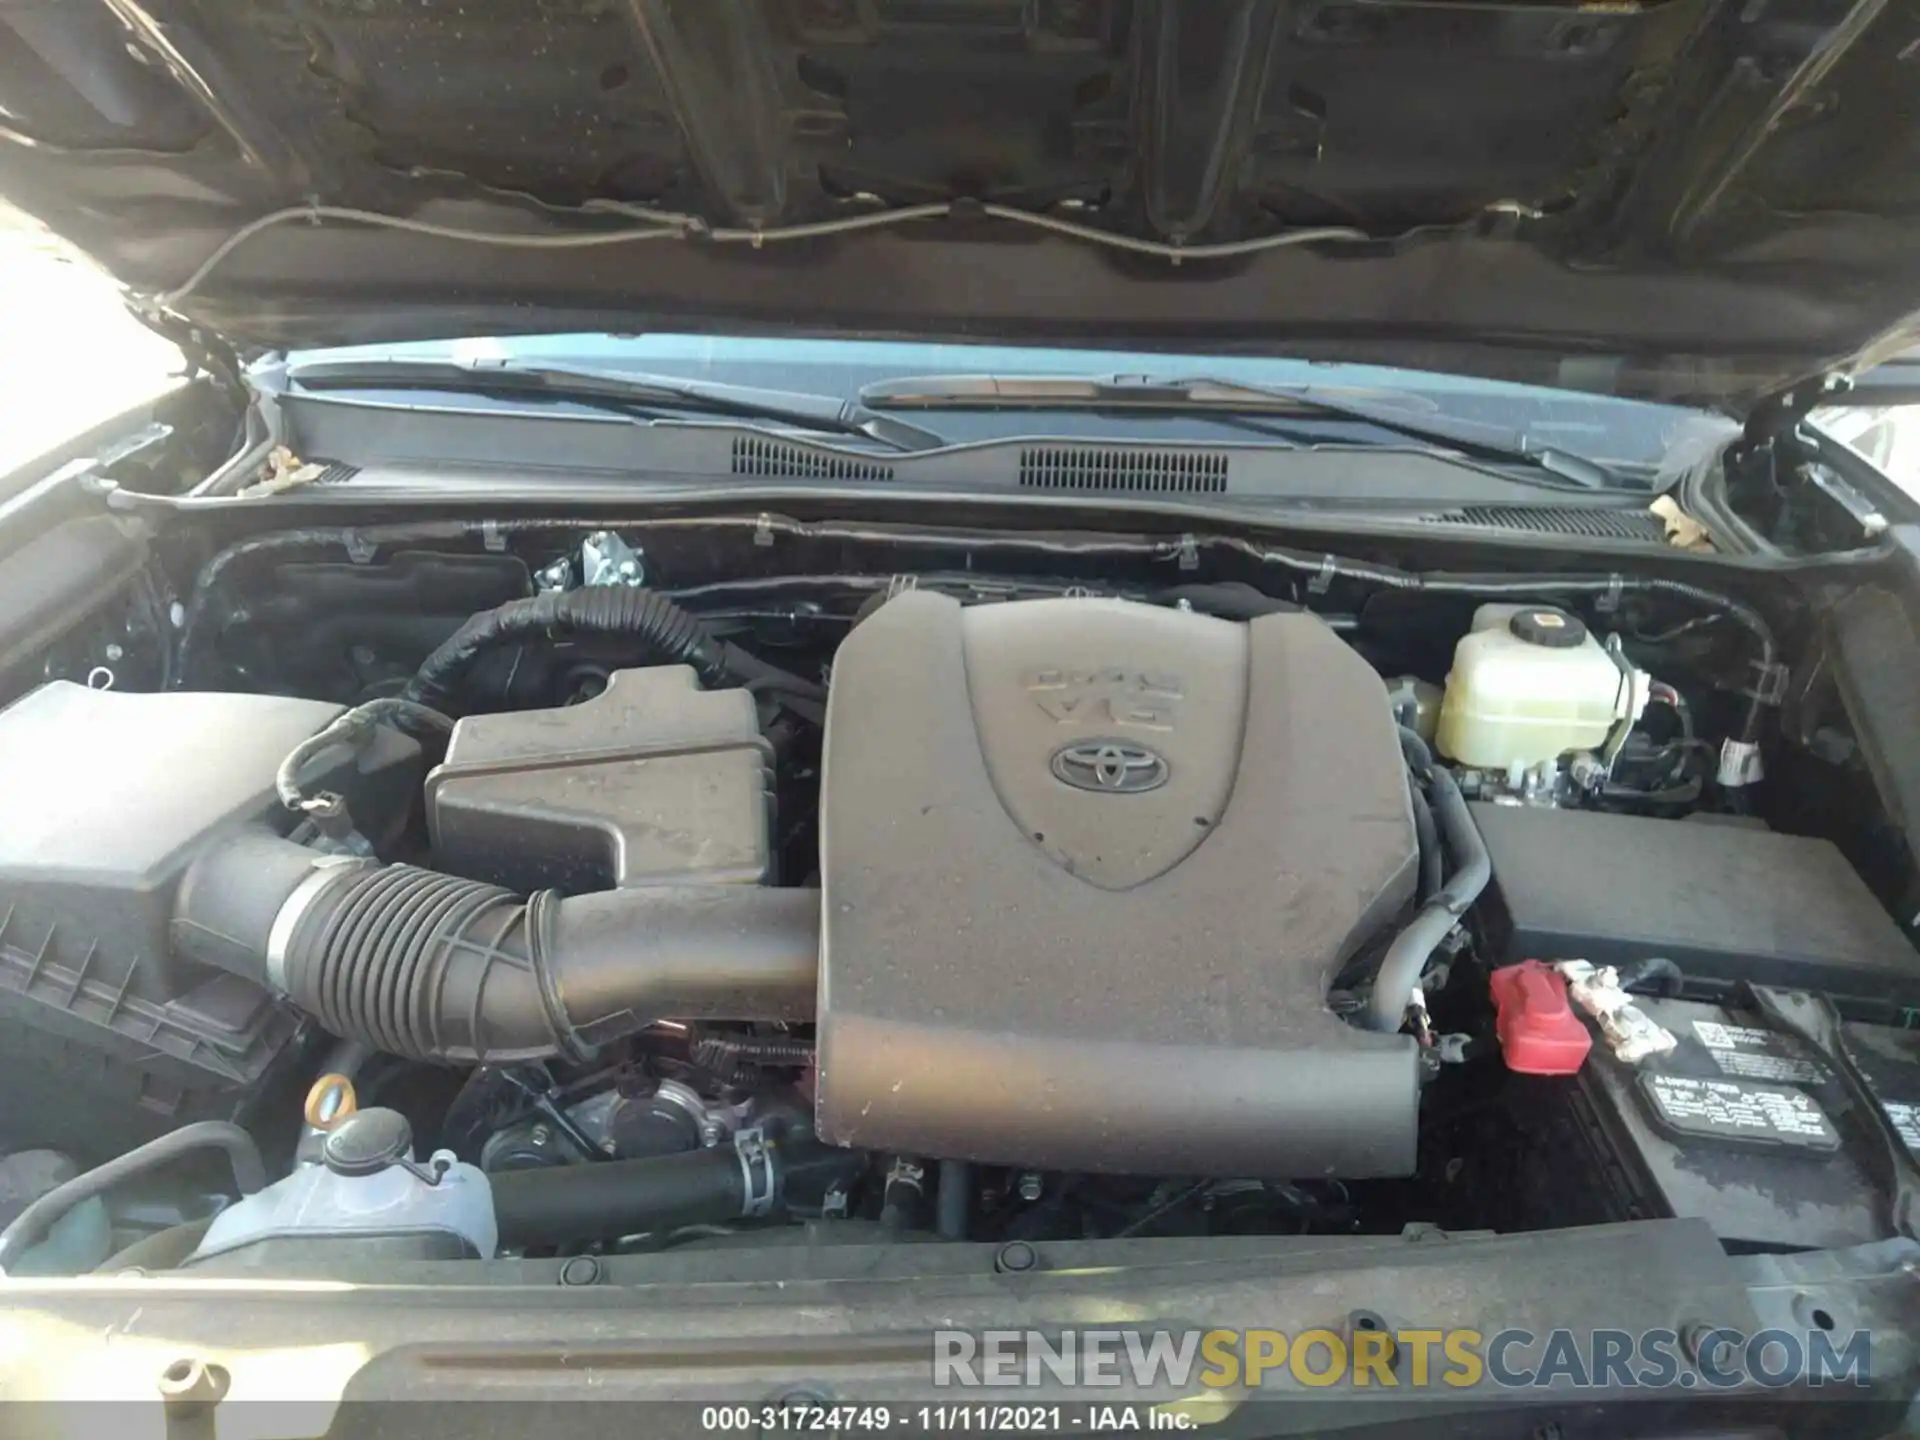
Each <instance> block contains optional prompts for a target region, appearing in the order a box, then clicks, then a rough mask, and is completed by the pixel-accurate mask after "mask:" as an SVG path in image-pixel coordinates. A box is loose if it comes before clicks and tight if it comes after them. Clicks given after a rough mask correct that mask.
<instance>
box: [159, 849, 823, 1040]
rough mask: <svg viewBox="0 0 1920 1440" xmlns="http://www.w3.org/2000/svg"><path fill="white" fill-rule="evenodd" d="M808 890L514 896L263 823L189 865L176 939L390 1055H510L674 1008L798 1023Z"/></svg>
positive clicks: (609, 1032)
mask: <svg viewBox="0 0 1920 1440" xmlns="http://www.w3.org/2000/svg"><path fill="white" fill-rule="evenodd" d="M819 937H820V897H819V892H818V891H814V890H793V889H774V888H768V887H761V886H749V885H689V886H660V887H655V888H648V889H637V890H611V891H605V892H602V893H597V894H592V895H576V896H569V897H562V896H560V895H559V894H557V893H555V892H553V891H543V892H541V893H539V894H536V895H534V896H532V897H530V898H525V899H523V898H521V897H520V896H517V895H515V894H513V893H512V892H511V891H508V890H503V889H501V888H500V887H498V886H496V885H487V884H483V883H481V882H479V881H476V880H463V879H460V878H458V877H456V876H452V875H443V874H440V873H439V872H438V871H433V870H421V869H417V868H415V867H413V866H411V865H377V864H371V863H367V862H362V861H354V860H341V859H339V858H337V857H334V856H328V855H322V854H321V853H320V852H318V851H315V850H310V849H308V848H307V847H305V846H302V845H296V844H293V843H292V842H291V841H288V840H284V839H281V838H280V837H279V836H277V835H274V834H272V833H271V832H268V831H265V830H259V831H253V832H248V833H244V834H242V835H240V836H237V837H235V838H233V839H230V840H227V841H226V842H224V843H222V844H221V845H219V846H216V847H215V848H214V849H212V850H210V851H209V852H208V853H207V854H205V855H203V856H202V857H201V858H200V859H199V860H197V861H196V862H195V863H194V865H193V866H192V867H191V869H190V870H189V872H188V874H187V878H186V880H185V881H184V883H183V884H182V886H181V890H180V894H179V897H178V899H177V901H176V904H175V908H174V920H173V943H174V947H175V949H176V950H178V951H179V952H181V953H182V954H183V955H186V956H188V957H190V958H193V959H197V960H200V961H203V962H205V963H208V964H213V965H217V966H219V967H221V968H222V969H225V970H228V971H230V972H233V973H236V974H240V975H244V976H246V977H247V978H249V979H252V980H255V981H257V982H260V983H262V984H264V985H266V986H268V987H269V988H271V989H273V990H276V991H278V992H280V993H281V994H284V995H285V996H287V997H288V998H289V999H290V1000H292V1001H293V1002H294V1003H295V1004H296V1005H298V1006H299V1007H300V1008H301V1009H303V1010H305V1011H307V1012H308V1013H309V1014H311V1015H313V1016H314V1017H315V1018H317V1019H318V1020H319V1021H320V1023H321V1024H322V1025H324V1026H325V1027H326V1028H327V1029H328V1030H330V1031H332V1032H333V1033H334V1034H335V1035H339V1036H341V1037H342V1038H345V1039H351V1040H364V1041H366V1042H367V1043H368V1044H370V1045H373V1046H376V1047H378V1048H379V1049H381V1050H383V1051H386V1052H387V1053H389V1054H393V1055H403V1056H407V1057H410V1058H413V1059H417V1060H437V1061H449V1062H454V1063H458V1064H468V1065H500V1064H512V1063H516V1062H520V1061H526V1060H536V1059H544V1058H546V1057H549V1056H555V1055H561V1056H568V1057H571V1058H574V1059H585V1058H587V1057H588V1056H590V1055H591V1054H592V1053H593V1051H594V1049H595V1047H597V1046H599V1045H602V1044H605V1043H607V1042H608V1041H611V1040H616V1039H619V1038H620V1037H621V1036H624V1035H628V1034H631V1033H632V1032H634V1031H636V1030H639V1029H642V1028H643V1027H645V1026H647V1025H649V1024H652V1023H653V1022H654V1021H656V1020H660V1019H663V1018H668V1017H671V1018H673V1019H679V1020H778V1021H792V1020H807V1019H811V1018H812V1016H813V1010H814V990H815V980H816V975H817V972H818V964H819Z"/></svg>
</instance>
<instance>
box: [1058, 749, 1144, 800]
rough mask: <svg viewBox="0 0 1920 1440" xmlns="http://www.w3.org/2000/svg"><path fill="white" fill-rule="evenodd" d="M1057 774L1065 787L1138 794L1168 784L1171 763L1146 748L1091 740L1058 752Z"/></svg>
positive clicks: (1101, 793)
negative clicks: (1168, 767) (1168, 769)
mask: <svg viewBox="0 0 1920 1440" xmlns="http://www.w3.org/2000/svg"><path fill="white" fill-rule="evenodd" d="M1053 774H1054V778H1055V779H1056V780H1059V781H1060V782H1061V783H1062V784H1066V785H1071V786H1073V788H1074V789H1076V790H1092V791H1094V792H1095V793H1096V794H1100V795H1138V794H1140V793H1141V792H1142V791H1144V790H1158V789H1159V788H1160V787H1161V786H1162V785H1164V784H1166V783H1167V762H1166V761H1165V760H1163V759H1161V758H1160V757H1159V756H1158V755H1156V754H1154V753H1153V751H1151V750H1149V749H1147V748H1146V746H1144V745H1125V744H1122V743H1120V742H1119V741H1117V740H1087V741H1082V742H1081V743H1079V744H1077V745H1068V746H1065V747H1064V748H1062V749H1060V750H1056V751H1055V752H1054V756H1053Z"/></svg>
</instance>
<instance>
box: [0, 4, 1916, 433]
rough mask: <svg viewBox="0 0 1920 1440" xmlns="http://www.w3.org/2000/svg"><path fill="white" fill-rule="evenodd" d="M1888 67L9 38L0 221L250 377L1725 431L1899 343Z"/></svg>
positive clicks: (594, 14)
mask: <svg viewBox="0 0 1920 1440" xmlns="http://www.w3.org/2000/svg"><path fill="white" fill-rule="evenodd" d="M1916 55H1920V11H1916V10H1915V9H1914V8H1912V7H1908V6H1896V5H1891V4H1888V3H1886V0H1851V3H1849V0H1660V3H1635V0H1603V3H1594V4H1587V5H1556V4H1550V3H1520V4H1506V5H1480V4H1474V5H1469V4H1455V3H1446V0H1439V3H1432V0H1422V3H1404V0H538V3H532V0H5V3H4V4H0V194H4V195H6V197H7V198H9V199H11V200H13V201H14V202H15V203H16V204H18V205H20V206H22V207H23V208H25V209H27V210H28V211H30V212H32V213H34V214H36V215H37V216H39V217H40V218H41V219H42V220H44V221H45V222H46V223H47V224H49V225H50V226H52V227H53V228H54V229H55V230H57V231H59V232H61V233H62V234H64V235H65V236H67V237H68V238H69V239H71V240H73V241H74V242H75V243H77V244H78V245H80V246H81V247H82V248H83V249H85V250H87V251H89V252H90V253H91V254H92V255H94V256H95V257H96V258H97V259H98V260H100V261H101V262H102V263H103V264H104V265H105V266H106V267H107V268H108V269H109V270H111V271H112V272H113V273H114V274H115V275H117V276H118V277H119V278H120V279H121V280H122V281H124V282H125V283H126V284H127V285H128V286H129V287H131V288H132V289H133V290H134V291H135V292H136V293H137V294H139V295H140V296H141V297H143V298H142V302H141V303H142V305H143V307H144V308H146V309H147V310H149V311H150V312H154V313H159V312H172V313H173V314H174V315H176V316H178V317H182V318H184V319H185V320H188V321H191V322H193V323H194V324H197V325H200V326H202V327H204V328H207V329H211V330H214V331H217V332H219V333H220V334H222V335H224V336H225V337H227V339H228V340H230V341H231V342H233V343H235V344H236V345H241V346H281V345H290V344H303V345H315V344H328V343H345V342H356V341H359V342H364V341H381V340H393V339H413V338H427V337H434V336H448V335H460V334H477V333H506V332H524V331H541V330H562V329H582V328H586V329H614V330H633V329H643V328H653V329H675V330H703V329H705V330H715V331H725V332H729V333H781V332H796V333H808V334H816V335H820V334H849V335H860V336H868V337H871V336H915V337H928V338H933V337H938V338H947V339H980V340H986V339H994V340H1034V341H1071V342H1076V343H1101V344H1107V343H1117V344H1124V345H1128V346H1132V347H1135V348H1169V349H1187V350H1208V351H1216V352H1219V351H1241V350H1244V351H1262V352H1273V353H1286V354H1292V355H1301V356H1309V357H1314V356H1326V357H1337V358H1343V359H1360V360H1374V361H1381V362H1385V363H1393V364H1402V365H1414V366H1424V367H1427V368H1433V369H1442V370H1456V371H1466V372H1477V373H1482V374H1487V375H1494V376H1500V377H1504V378H1510V379H1520V380H1531V381H1536V382H1542V383H1549V384H1557V385H1565V386H1569V387H1573V388H1582V389H1591V390H1599V391H1605V392H1611V393H1618V394H1633V395H1641V396H1649V397H1656V398H1662V399H1669V400H1680V401H1690V402H1701V403H1715V404H1721V405H1726V406H1729V407H1733V408H1738V407H1740V406H1742V405H1744V404H1748V403H1751V402H1752V400H1753V399H1754V398H1756V397H1757V396H1759V395H1762V394H1765V393H1768V392H1770V391H1773V390H1776V389H1778V388H1780V387H1782V386H1784V385H1786V384H1789V383H1791V382H1793V381H1795V380H1797V379H1799V378H1800V377H1803V376H1805V375H1808V374H1812V373H1815V372H1817V371H1821V370H1825V369H1829V368H1832V367H1835V366H1838V365H1845V364H1847V363H1850V362H1851V361H1852V360H1853V358H1854V357H1857V356H1859V355H1861V354H1862V352H1869V353H1874V354H1877V353H1888V352H1891V351H1892V350H1894V349H1897V348H1904V347H1905V346H1906V345H1907V344H1909V343H1910V336H1909V333H1908V329H1907V327H1908V325H1909V319H1908V317H1909V316H1910V315H1912V314H1913V313H1914V312H1916V311H1920V243H1917V241H1920V225H1917V224H1916V222H1915V220H1914V219H1913V218H1912V217H1913V215H1914V213H1915V209H1916V207H1917V206H1920V154H1916V152H1917V151H1920V127H1917V126H1916V123H1915V122H1916V114H1915V111H1916V98H1915V97H1916V96H1920V87H1916V84H1915V74H1916V72H1915V68H1914V67H1915V65H1916V63H1920V62H1917V61H1916V58H1915V57H1916ZM316 205H317V206H321V207H328V208H325V209H322V210H320V211H318V212H316V213H313V214H308V215H300V214H288V213H283V212H289V211H298V210H299V209H301V208H302V207H313V206H316ZM345 210H352V211H357V212H367V214H369V215H371V216H373V217H375V218H376V219H377V218H378V217H396V218H398V219H400V220H403V221H408V222H415V224H416V227H417V228H407V229H401V228H394V227H393V226H391V225H385V224H369V223H367V222H366V220H365V219H364V218H360V219H356V218H354V217H353V216H351V215H348V214H344V213H341V212H342V211H345ZM276 214H280V215H281V218H280V219H277V220H266V221H265V223H263V224H262V225H261V226H260V228H258V229H257V230H255V231H253V232H251V233H248V234H246V235H245V236H244V238H241V239H240V240H239V242H238V243H236V244H233V245H232V246H231V248H230V249H227V250H226V251H225V252H224V253H222V254H220V255H219V256H218V258H217V260H216V263H214V264H212V265H211V267H207V266H206V264H205V262H207V261H208V260H209V258H210V257H214V256H215V252H216V248H217V247H220V246H221V245H222V242H224V241H227V240H229V239H230V237H234V236H235V235H236V232H240V231H241V230H242V228H243V227H246V226H248V225H249V224H250V222H254V221H256V220H261V219H262V218H263V217H269V216H274V215H276ZM449 231H453V232H460V233H462V234H465V235H467V236H469V237H471V236H473V235H476V234H478V235H484V236H488V237H493V238H496V239H497V238H498V237H500V236H513V237H516V239H515V241H514V243H505V244H502V243H482V242H481V241H479V240H475V239H473V238H465V239H461V238H454V236H453V235H451V234H449V233H447V232H449ZM643 240H644V242H645V243H642V242H643ZM526 241H531V242H532V243H523V242H526ZM1180 252H1185V253H1180ZM183 287H186V288H184V289H183Z"/></svg>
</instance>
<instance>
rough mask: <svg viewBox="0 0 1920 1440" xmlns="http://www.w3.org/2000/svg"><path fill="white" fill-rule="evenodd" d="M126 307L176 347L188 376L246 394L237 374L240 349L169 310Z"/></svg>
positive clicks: (241, 361)
mask: <svg viewBox="0 0 1920 1440" xmlns="http://www.w3.org/2000/svg"><path fill="white" fill-rule="evenodd" d="M127 308H128V309H129V310H130V311H132V313H133V316H134V318H135V319H137V320H138V321H139V322H140V323H141V324H142V325H145V326H146V327H147V328H148V329H149V330H151V331H153V332H154V333H155V334H156V335H160V336H162V337H163V338H165V339H167V340H169V341H171V342H172V343H173V344H175V345H177V346H178V347H179V348H180V355H181V358H182V359H184V360H185V361H186V362H187V367H188V373H189V374H190V375H191V374H202V375H205V376H207V377H208V378H209V379H210V380H212V382H213V383H214V384H215V385H216V386H218V387H219V388H220V389H222V390H230V391H232V392H233V393H235V394H240V395H244V394H245V393H247V386H246V382H245V380H244V379H243V378H242V375H241V372H242V370H243V368H244V363H245V362H244V361H243V360H242V359H241V357H240V352H239V351H237V350H235V349H234V348H233V346H231V345H229V344H228V343H227V342H226V340H225V339H224V338H223V337H221V336H220V335H218V334H216V333H214V332H213V331H211V330H208V329H206V328H205V327H204V326H200V325H196V324H194V323H193V322H192V321H191V320H188V319H186V318H185V317H184V316H181V315H176V314H174V313H173V312H172V311H171V310H160V309H156V308H154V307H152V306H150V305H143V304H130V305H129V306H128V307H127Z"/></svg>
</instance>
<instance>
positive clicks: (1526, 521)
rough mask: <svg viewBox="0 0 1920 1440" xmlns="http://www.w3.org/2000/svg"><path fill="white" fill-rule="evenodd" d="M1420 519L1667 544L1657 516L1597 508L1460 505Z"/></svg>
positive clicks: (1597, 506)
mask: <svg viewBox="0 0 1920 1440" xmlns="http://www.w3.org/2000/svg"><path fill="white" fill-rule="evenodd" d="M1420 518H1421V519H1422V520H1423V521H1425V522H1426V523H1427V524H1429V525H1481V526H1485V527H1487V528H1488V529H1492V530H1524V531H1526V532H1527V533H1528V534H1531V535H1568V536H1573V537H1575V538H1577V539H1581V540H1627V541H1632V542H1636V543H1638V544H1642V545H1665V544H1666V543H1667V525H1666V522H1665V521H1664V520H1662V519H1661V518H1660V517H1659V516H1658V515H1655V514H1652V513H1651V512H1649V511H1646V510H1614V509H1611V508H1608V507H1605V506H1599V505H1463V506H1461V507H1460V508H1459V509H1458V510H1449V511H1447V512H1445V513H1444V514H1440V515H1422V516H1421V517H1420Z"/></svg>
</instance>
